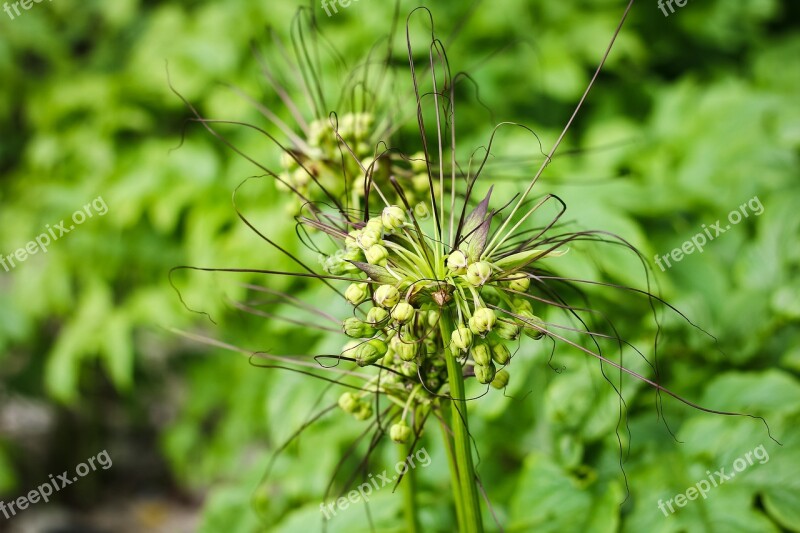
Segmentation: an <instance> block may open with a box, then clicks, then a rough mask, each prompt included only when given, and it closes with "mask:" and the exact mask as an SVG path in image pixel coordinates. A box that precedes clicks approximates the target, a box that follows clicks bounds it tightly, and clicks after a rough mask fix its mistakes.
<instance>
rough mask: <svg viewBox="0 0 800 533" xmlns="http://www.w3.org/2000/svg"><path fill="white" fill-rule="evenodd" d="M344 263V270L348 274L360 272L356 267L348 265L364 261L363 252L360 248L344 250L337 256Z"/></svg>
mask: <svg viewBox="0 0 800 533" xmlns="http://www.w3.org/2000/svg"><path fill="white" fill-rule="evenodd" d="M339 257H340V258H341V259H343V260H344V261H345V264H344V269H345V270H349V271H350V272H361V271H360V270H359V268H358V267H357V266H355V265H354V264H352V263H350V261H361V262H363V261H364V252H363V250H361V248H358V247H356V248H345V249H344V250H342V253H341V255H340V256H339Z"/></svg>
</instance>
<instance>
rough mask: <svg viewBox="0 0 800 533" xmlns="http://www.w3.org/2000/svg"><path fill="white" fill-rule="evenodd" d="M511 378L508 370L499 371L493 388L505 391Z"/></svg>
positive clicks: (495, 376) (493, 381)
mask: <svg viewBox="0 0 800 533" xmlns="http://www.w3.org/2000/svg"><path fill="white" fill-rule="evenodd" d="M509 377H510V376H509V374H508V370H505V369H503V370H498V371H497V373H496V374H495V375H494V379H493V380H492V387H494V388H495V389H505V388H506V386H507V385H508V378H509Z"/></svg>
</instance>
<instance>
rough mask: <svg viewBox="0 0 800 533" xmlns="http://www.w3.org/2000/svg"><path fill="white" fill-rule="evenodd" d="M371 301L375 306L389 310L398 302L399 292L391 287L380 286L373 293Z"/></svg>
mask: <svg viewBox="0 0 800 533" xmlns="http://www.w3.org/2000/svg"><path fill="white" fill-rule="evenodd" d="M373 299H374V300H375V303H376V304H377V305H379V306H381V307H385V308H387V309H391V308H392V307H394V306H395V305H397V302H399V301H400V292H399V291H398V290H397V289H396V288H394V287H393V286H391V285H381V286H380V287H378V289H377V290H376V291H375V296H373Z"/></svg>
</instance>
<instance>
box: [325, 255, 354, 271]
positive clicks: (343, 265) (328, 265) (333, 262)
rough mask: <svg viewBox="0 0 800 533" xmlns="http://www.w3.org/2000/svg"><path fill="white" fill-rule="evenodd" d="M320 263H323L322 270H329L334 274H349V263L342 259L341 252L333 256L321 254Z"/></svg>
mask: <svg viewBox="0 0 800 533" xmlns="http://www.w3.org/2000/svg"><path fill="white" fill-rule="evenodd" d="M319 261H320V264H321V265H322V270H324V271H325V272H327V273H328V274H330V275H332V276H343V275H345V274H347V267H348V265H349V263H347V262H346V261H344V260H342V257H341V255H340V254H334V255H331V256H327V257H326V256H324V255H321V256H320V258H319Z"/></svg>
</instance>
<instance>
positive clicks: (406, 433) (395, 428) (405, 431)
mask: <svg viewBox="0 0 800 533" xmlns="http://www.w3.org/2000/svg"><path fill="white" fill-rule="evenodd" d="M389 436H390V437H391V438H392V440H393V441H395V442H396V443H398V444H404V443H406V442H408V440H409V439H410V438H411V428H410V427H408V425H407V424H406V423H405V421H404V420H401V421H400V422H398V423H397V424H392V427H391V428H390V429H389Z"/></svg>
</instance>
